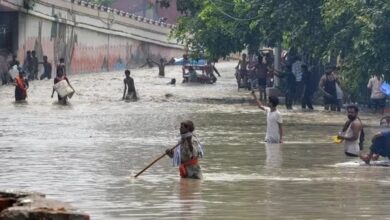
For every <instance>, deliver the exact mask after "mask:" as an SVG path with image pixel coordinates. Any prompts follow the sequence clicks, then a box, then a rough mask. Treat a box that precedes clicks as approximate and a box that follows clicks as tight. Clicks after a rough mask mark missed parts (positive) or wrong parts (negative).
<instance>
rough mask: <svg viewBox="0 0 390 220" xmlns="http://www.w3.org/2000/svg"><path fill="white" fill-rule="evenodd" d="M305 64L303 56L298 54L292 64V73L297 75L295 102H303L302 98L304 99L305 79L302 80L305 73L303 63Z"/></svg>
mask: <svg viewBox="0 0 390 220" xmlns="http://www.w3.org/2000/svg"><path fill="white" fill-rule="evenodd" d="M303 64H304V63H303V62H302V60H301V57H300V56H297V57H296V58H295V61H294V63H293V64H292V66H291V68H292V73H293V74H294V76H295V97H294V101H295V103H299V102H301V99H302V93H303V88H304V86H303V81H302V75H303V73H302V65H303Z"/></svg>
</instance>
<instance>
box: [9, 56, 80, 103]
mask: <svg viewBox="0 0 390 220" xmlns="http://www.w3.org/2000/svg"><path fill="white" fill-rule="evenodd" d="M28 53H29V51H28ZM27 57H28V56H27ZM33 57H34V56H33ZM43 58H44V61H43V62H42V64H43V66H44V72H43V74H42V75H41V76H40V79H41V80H42V79H44V78H46V77H47V78H48V79H51V72H52V65H51V63H49V62H48V61H47V56H44V57H43ZM26 59H27V58H26ZM31 59H32V58H31ZM11 62H12V64H13V65H12V66H11V67H12V68H14V69H15V70H16V71H18V75H17V76H16V77H15V78H14V79H12V80H13V82H14V85H15V101H17V102H21V101H25V100H26V99H27V96H28V95H27V90H28V88H29V80H34V79H38V75H37V73H36V74H35V71H32V72H31V69H37V68H30V67H29V66H30V65H29V64H25V65H23V66H19V62H18V61H17V60H16V56H13V61H11ZM25 62H30V61H25ZM32 63H39V62H32ZM62 80H65V81H66V82H67V85H68V86H69V87H70V88H71V89H73V91H75V90H74V88H73V87H72V85H71V84H70V82H69V79H68V78H67V76H66V67H65V60H64V59H63V58H61V59H60V63H59V64H58V65H57V66H56V77H55V78H54V85H55V84H57V83H59V82H61V81H62ZM54 92H55V89H54V88H53V91H52V94H51V97H52V98H53V96H54ZM67 100H68V96H61V95H60V94H59V93H58V102H59V103H60V104H67Z"/></svg>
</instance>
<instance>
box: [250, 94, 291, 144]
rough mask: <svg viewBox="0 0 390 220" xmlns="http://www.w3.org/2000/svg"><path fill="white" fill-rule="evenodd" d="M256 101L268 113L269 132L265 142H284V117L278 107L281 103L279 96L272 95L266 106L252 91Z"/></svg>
mask: <svg viewBox="0 0 390 220" xmlns="http://www.w3.org/2000/svg"><path fill="white" fill-rule="evenodd" d="M251 94H252V96H253V98H254V99H255V101H256V104H257V106H258V107H259V108H260V109H261V110H263V111H265V112H266V114H267V133H266V136H265V142H267V143H282V142H283V128H282V123H283V119H282V116H281V114H280V112H279V111H278V110H277V109H276V106H278V104H279V99H278V97H275V96H270V97H269V98H268V106H264V105H263V104H262V103H261V102H260V100H259V99H258V98H257V97H256V94H255V93H254V92H252V93H251Z"/></svg>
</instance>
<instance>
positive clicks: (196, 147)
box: [165, 120, 203, 179]
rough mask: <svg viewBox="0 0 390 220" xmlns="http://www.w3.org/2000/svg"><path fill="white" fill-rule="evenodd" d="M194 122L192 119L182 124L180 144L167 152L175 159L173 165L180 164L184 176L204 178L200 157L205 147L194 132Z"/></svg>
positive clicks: (180, 170) (181, 174)
mask: <svg viewBox="0 0 390 220" xmlns="http://www.w3.org/2000/svg"><path fill="white" fill-rule="evenodd" d="M194 130H195V126H194V123H193V122H192V121H190V120H187V121H184V122H182V123H181V124H180V135H181V139H180V141H179V143H180V145H179V146H178V147H177V148H176V149H174V150H172V149H167V150H166V152H165V153H166V154H167V155H168V156H169V157H170V158H172V159H173V165H174V166H179V172H180V176H181V177H182V178H191V179H202V172H201V169H200V166H199V159H200V158H202V157H203V149H202V145H201V144H200V142H199V140H198V138H197V137H196V136H195V135H194V134H193V132H194Z"/></svg>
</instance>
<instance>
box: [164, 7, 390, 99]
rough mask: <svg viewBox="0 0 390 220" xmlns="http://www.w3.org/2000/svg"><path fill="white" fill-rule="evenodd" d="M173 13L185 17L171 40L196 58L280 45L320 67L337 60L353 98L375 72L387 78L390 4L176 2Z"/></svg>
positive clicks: (181, 19) (179, 21) (389, 48)
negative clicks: (192, 52) (184, 47)
mask: <svg viewBox="0 0 390 220" xmlns="http://www.w3.org/2000/svg"><path fill="white" fill-rule="evenodd" d="M165 1H169V0H165ZM177 8H178V9H179V10H180V11H181V12H182V13H183V17H181V18H180V19H179V20H178V24H177V28H176V29H175V30H174V32H173V33H172V36H174V37H176V38H177V39H178V41H179V42H181V43H183V44H185V45H187V46H188V47H189V48H191V50H192V51H194V53H195V54H203V55H205V56H208V57H212V58H216V57H224V56H227V55H229V54H230V53H232V52H237V51H240V50H242V49H244V48H248V49H249V50H250V51H256V50H257V49H258V48H259V46H260V45H261V46H269V47H274V46H275V45H277V44H280V45H282V46H283V48H284V49H290V48H294V49H295V50H296V51H298V52H299V53H300V54H301V55H303V56H304V57H305V59H306V60H318V61H322V63H323V64H325V63H327V62H329V60H330V57H337V56H339V57H341V58H342V62H343V65H342V74H343V77H344V78H345V81H346V82H348V84H347V87H348V89H349V91H350V92H351V93H357V92H358V91H359V89H360V90H361V87H363V85H365V83H366V82H367V80H368V77H369V76H370V75H371V74H372V73H374V72H375V71H377V72H378V71H379V72H381V73H383V74H385V75H386V76H390V74H389V69H390V37H389V36H390V23H389V22H388V20H389V18H390V2H389V1H383V0H315V1H313V0H283V1H280V0H177Z"/></svg>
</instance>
